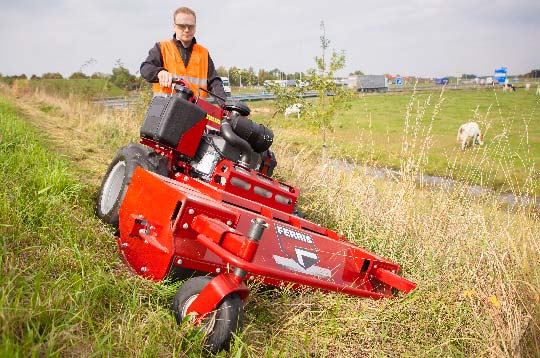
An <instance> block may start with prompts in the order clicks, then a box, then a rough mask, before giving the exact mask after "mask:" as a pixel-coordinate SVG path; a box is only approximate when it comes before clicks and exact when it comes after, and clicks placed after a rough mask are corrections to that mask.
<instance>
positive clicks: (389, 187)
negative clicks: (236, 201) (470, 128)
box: [0, 92, 540, 357]
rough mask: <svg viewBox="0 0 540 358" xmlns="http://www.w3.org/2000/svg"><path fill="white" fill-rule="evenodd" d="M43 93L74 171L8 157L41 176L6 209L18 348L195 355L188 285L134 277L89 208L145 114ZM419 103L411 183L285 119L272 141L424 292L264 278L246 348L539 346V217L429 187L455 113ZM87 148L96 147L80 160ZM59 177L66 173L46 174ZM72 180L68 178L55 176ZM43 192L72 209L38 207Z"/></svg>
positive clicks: (53, 132) (316, 212)
mask: <svg viewBox="0 0 540 358" xmlns="http://www.w3.org/2000/svg"><path fill="white" fill-rule="evenodd" d="M29 96H30V97H29V98H30V99H31V100H27V101H24V102H21V101H20V100H17V103H18V104H19V106H21V108H23V109H24V110H25V111H26V112H27V114H28V115H27V118H28V120H30V121H31V122H32V124H33V125H34V126H36V127H37V128H39V129H41V130H44V131H45V133H46V136H47V137H48V138H49V142H48V143H49V145H53V146H54V147H55V150H56V151H58V153H62V155H67V157H68V158H70V159H72V160H73V162H72V163H71V164H70V163H68V162H67V161H65V160H63V159H62V161H61V163H64V164H62V165H63V166H61V167H60V169H58V170H56V171H54V170H51V169H50V168H49V167H46V169H43V172H38V173H36V175H30V174H29V173H28V172H27V171H26V172H25V168H28V167H29V166H30V165H34V166H35V163H53V162H56V159H58V158H51V155H52V154H51V153H49V152H47V150H45V153H44V154H43V155H46V156H45V157H42V158H39V160H38V158H37V157H35V156H34V155H32V158H33V160H30V161H29V162H28V161H24V160H25V159H24V158H25V157H28V155H25V153H27V152H28V151H26V152H25V153H23V151H22V149H21V148H23V147H28V145H29V144H22V145H19V146H18V147H12V149H11V151H9V152H3V153H2V156H1V158H2V163H4V161H5V160H6V159H5V158H17V159H8V160H9V161H10V163H11V164H9V165H8V164H5V165H4V164H3V165H4V166H3V167H2V169H9V168H12V167H13V168H19V169H14V170H15V171H14V172H12V174H6V175H4V176H3V177H2V180H3V181H4V182H8V183H15V179H14V178H16V177H17V176H19V175H21V176H22V177H23V178H26V179H24V181H22V179H21V181H20V183H21V185H19V184H18V183H19V181H18V179H17V184H12V185H11V187H13V188H18V187H20V189H17V190H20V191H24V190H26V189H25V188H34V189H32V190H31V189H29V192H28V194H25V195H26V196H22V195H19V194H17V195H15V194H10V191H5V192H4V194H3V195H4V197H8V196H9V197H10V198H11V199H9V200H11V201H9V204H6V205H4V206H3V207H2V211H1V212H2V218H4V217H9V218H10V219H9V221H6V222H7V226H6V225H4V226H3V230H5V231H6V232H7V234H8V235H11V236H10V237H11V239H9V240H4V241H3V242H2V245H3V247H4V249H3V251H2V253H3V254H2V256H0V257H1V258H2V259H1V260H2V261H1V263H2V270H3V274H2V278H1V279H2V280H4V281H3V282H2V287H6V288H3V289H2V290H3V291H2V296H1V297H2V301H1V302H2V303H1V307H2V315H1V316H0V319H1V321H0V323H1V327H2V337H3V338H2V342H3V344H2V346H3V347H7V348H4V351H5V352H8V353H14V352H21V353H22V355H27V353H29V352H34V351H35V352H37V354H47V353H52V354H57V355H83V356H91V355H98V356H101V355H113V356H126V355H129V356H131V355H135V356H145V355H151V356H154V355H165V356H169V355H179V354H180V352H185V354H188V355H189V354H192V355H196V354H197V347H198V346H199V345H198V344H199V343H200V341H197V339H200V338H193V337H192V336H193V333H190V332H192V331H190V330H189V329H188V328H187V327H181V328H177V327H176V326H175V324H174V322H173V320H172V318H171V317H170V316H169V315H168V313H167V310H166V308H167V306H168V304H169V303H170V300H171V298H172V292H174V287H169V286H167V285H158V284H153V283H149V282H147V281H144V280H141V279H138V278H136V277H133V276H131V275H130V274H129V273H128V272H127V270H126V269H125V267H124V266H123V264H122V263H120V262H119V260H118V258H117V257H116V249H115V244H114V242H113V238H112V237H111V235H110V234H109V233H108V232H107V231H106V230H105V229H104V228H103V226H102V225H101V224H100V223H99V222H98V221H97V220H96V219H95V218H93V216H92V214H91V211H90V206H91V196H92V194H90V193H93V192H95V191H97V182H98V181H99V179H100V177H101V175H102V173H103V172H104V170H105V168H106V165H107V164H108V160H110V158H111V157H112V155H113V154H114V151H115V150H116V147H117V146H120V145H124V144H125V143H127V142H128V141H130V140H133V139H134V138H136V136H137V131H138V127H139V125H140V122H141V120H142V114H141V112H140V111H124V112H111V111H105V110H96V109H95V108H92V107H88V105H87V104H85V103H78V102H69V103H68V102H67V101H65V100H63V99H56V98H53V97H49V96H45V95H44V94H43V93H40V92H37V93H32V94H30V95H29ZM144 103H145V102H144V101H143V102H142V104H141V107H140V108H141V110H142V109H143V108H144ZM409 103H410V106H409V108H410V109H409V111H408V112H405V113H404V114H403V121H402V125H403V127H404V130H403V136H404V137H405V138H407V143H408V144H407V147H406V148H407V150H404V151H403V154H402V173H403V175H401V176H400V178H399V179H397V180H394V181H381V180H378V179H376V178H374V177H373V176H371V175H369V174H367V173H365V172H363V171H362V170H361V169H356V170H348V171H344V170H343V168H340V167H336V166H332V165H321V164H320V163H319V157H318V154H317V153H316V152H313V151H311V150H310V149H309V148H304V149H303V150H300V151H299V150H298V146H291V145H289V144H288V143H287V142H286V140H285V138H286V136H287V133H288V129H280V128H279V127H275V128H273V129H274V131H275V132H276V143H275V144H274V146H273V149H274V150H275V151H276V155H277V157H278V160H279V167H278V168H277V175H278V176H279V177H280V178H283V179H285V180H286V181H287V182H290V183H292V184H295V185H297V186H300V187H301V188H302V190H303V193H302V196H301V201H300V206H301V208H302V210H304V211H305V212H306V213H307V214H308V216H309V217H310V218H311V219H312V220H313V221H315V222H318V223H321V224H322V225H326V226H328V227H330V228H332V229H334V230H337V231H340V232H342V233H343V234H345V235H346V236H347V237H348V238H350V239H351V240H352V241H353V242H355V243H356V244H358V245H360V246H363V247H366V248H367V249H369V250H372V251H374V252H375V253H377V254H379V255H381V256H386V257H389V258H391V259H393V260H395V261H397V262H398V263H400V264H401V265H402V270H403V271H402V273H401V274H402V275H403V276H405V277H407V278H409V279H411V280H413V281H415V282H417V283H418V288H417V289H416V290H415V291H414V292H412V293H411V294H409V295H406V296H400V297H398V298H397V299H394V300H381V301H371V300H367V299H359V298H356V297H349V296H344V295H339V294H322V293H320V292H311V291H302V292H293V291H290V290H287V289H285V290H277V291H265V290H259V289H258V287H256V286H254V287H253V291H254V292H253V293H252V295H251V296H250V299H249V302H248V304H247V306H246V310H247V312H246V322H247V325H246V328H245V329H244V331H243V332H242V334H241V336H240V337H239V339H237V340H236V341H235V344H234V346H233V348H232V350H231V353H230V355H231V356H248V357H260V356H267V357H273V356H280V357H281V356H293V357H297V356H301V357H304V356H305V357H314V356H316V357H358V356H362V355H366V356H415V357H416V356H428V357H431V356H444V357H448V356H452V357H454V356H457V357H460V356H467V357H470V356H475V357H476V356H501V357H520V356H524V357H536V356H540V338H539V337H540V289H539V287H540V269H539V268H538V266H537V263H538V262H539V261H540V247H539V243H538V241H537V238H538V237H540V225H539V222H538V217H537V216H535V213H534V212H531V211H529V210H526V209H525V208H516V209H515V210H514V211H508V210H504V208H503V207H502V205H501V203H500V202H499V201H498V200H496V198H495V197H485V198H482V199H477V198H472V197H471V196H469V195H468V194H467V187H466V186H465V185H464V186H462V187H458V188H456V189H455V190H453V191H452V192H445V191H441V190H430V189H429V188H419V187H418V186H417V184H416V183H415V182H414V179H413V178H414V177H415V176H416V175H417V174H418V173H420V172H422V170H423V168H424V167H425V158H426V157H427V155H428V153H429V151H430V150H432V143H433V142H432V140H433V136H432V132H431V131H430V123H431V121H432V120H433V119H432V115H426V113H430V114H431V113H434V112H433V111H432V110H431V109H434V108H436V107H437V106H438V108H440V109H441V111H444V106H443V105H442V104H444V103H445V102H443V99H442V97H441V96H434V97H432V98H430V99H429V103H428V102H423V103H422V102H418V100H417V99H415V98H414V97H411V99H410V102H409ZM4 106H5V104H4ZM47 106H48V107H47ZM51 106H52V109H50V107H51ZM427 107H429V108H431V109H430V111H429V112H426V111H425V108H427ZM2 108H4V107H2ZM44 109H45V110H44ZM12 112H13V111H12V110H11V113H12ZM254 112H256V111H254ZM261 112H263V111H262V110H261ZM12 115H14V114H12ZM4 122H5V121H4V116H3V117H2V126H4ZM407 123H408V124H407ZM5 131H6V129H4V127H3V128H2V132H1V133H2V141H1V142H0V145H1V146H2V147H1V148H2V150H4V149H3V148H4V146H5V143H8V142H7V141H6V138H13V137H16V138H19V137H20V135H22V136H23V137H24V135H23V134H24V133H28V132H32V131H31V130H29V129H28V128H27V126H24V129H23V130H21V131H20V132H18V133H19V134H17V135H12V134H8V135H6V134H5V133H4V132H5ZM366 133H368V135H369V131H368V132H366ZM34 135H35V134H34ZM10 140H11V139H10ZM25 143H26V142H25ZM38 147H39V146H37V147H35V148H34V149H33V150H31V151H30V153H34V151H36V150H37V151H38V152H39V150H38V149H39V148H38ZM15 148H18V149H15ZM77 148H79V149H81V148H83V149H86V150H87V151H86V152H85V151H84V150H83V151H82V153H87V155H88V157H86V158H83V159H78V157H77V156H76V155H75V156H74V154H73V153H74V151H77V153H79V152H78V150H79V149H77ZM371 150H372V149H371ZM17 153H20V154H17ZM53 153H54V152H53ZM79 154H80V153H79ZM81 155H82V154H81ZM23 161H24V162H23ZM19 162H21V165H20V166H19V165H18V164H17V163H19ZM56 165H59V164H56ZM10 170H11V169H10ZM3 171H4V170H3ZM49 172H50V173H57V174H55V176H57V175H58V176H61V177H64V176H65V179H62V180H60V181H59V180H58V179H56V180H53V181H46V182H44V183H42V184H40V186H36V184H32V183H33V181H36V180H37V179H35V178H37V177H44V178H45V177H47V175H46V174H47V173H49ZM66 172H74V173H75V177H74V176H73V175H66ZM13 173H17V174H13ZM77 174H78V175H80V176H84V178H77V177H76V175H77ZM6 176H7V177H6ZM8 178H11V181H9V180H8ZM81 179H84V180H81ZM40 180H42V179H40ZM27 182H28V183H29V184H27ZM57 182H66V183H68V184H63V185H59V184H58V185H57V184H54V185H52V184H53V183H57ZM51 185H52V186H51ZM48 187H50V188H48ZM61 188H69V190H67V189H62V190H61ZM13 190H15V189H13ZM40 191H41V193H40ZM38 193H39V194H38ZM10 195H11V196H10ZM57 196H58V197H57ZM40 197H43V198H50V199H41V201H40V200H39V198H40ZM56 197H57V198H56ZM15 198H17V199H15ZM19 198H20V199H19ZM55 198H56V199H55ZM3 202H8V201H6V200H3ZM34 202H35V203H37V204H40V203H41V202H44V203H56V204H55V205H57V206H50V207H47V206H46V207H43V206H42V205H45V204H40V206H37V207H36V209H34V207H33V205H32V204H31V203H34ZM47 205H52V204H47ZM38 208H40V209H38ZM25 210H30V212H31V213H34V211H33V210H38V211H39V213H41V214H40V215H37V214H35V213H34V214H31V215H30V214H23V212H25ZM43 213H45V215H44V216H43V219H38V218H37V217H42V215H43ZM27 218H30V219H27ZM4 220H5V219H3V222H4ZM4 223H5V222H4ZM19 231H20V232H23V233H24V234H21V235H22V236H19V235H18V234H16V233H18V232H19ZM13 235H17V236H13ZM3 237H6V235H3ZM21 272H22V273H21ZM4 273H5V274H4ZM36 282H37V283H36ZM66 307H67V308H66ZM83 307H84V309H83ZM49 346H50V347H51V348H49ZM199 352H200V351H199Z"/></svg>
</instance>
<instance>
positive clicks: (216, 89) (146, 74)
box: [140, 35, 226, 98]
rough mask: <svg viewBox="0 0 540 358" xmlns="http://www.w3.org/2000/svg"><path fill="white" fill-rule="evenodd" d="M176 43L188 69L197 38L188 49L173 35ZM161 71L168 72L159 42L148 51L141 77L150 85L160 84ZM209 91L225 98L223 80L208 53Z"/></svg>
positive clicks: (142, 65) (142, 66)
mask: <svg viewBox="0 0 540 358" xmlns="http://www.w3.org/2000/svg"><path fill="white" fill-rule="evenodd" d="M173 40H174V43H175V44H176V47H177V48H178V52H179V53H180V56H181V57H182V61H183V62H184V66H185V67H187V66H188V63H189V60H190V58H191V53H192V51H193V45H194V44H195V43H196V42H197V41H196V40H195V38H193V40H192V41H191V44H190V45H189V46H188V47H187V48H186V47H184V45H183V44H182V42H181V41H178V40H177V39H176V36H174V35H173ZM161 70H167V69H166V68H164V67H163V56H162V55H161V46H160V45H159V42H157V43H156V44H155V45H154V47H152V48H151V49H150V51H148V57H147V58H146V60H145V61H144V62H143V63H142V64H141V69H140V72H141V76H142V77H143V78H144V79H145V80H147V81H148V82H150V83H156V82H159V80H158V73H159V71H161ZM207 78H208V80H207V81H208V90H209V91H210V92H212V93H214V94H216V95H218V96H221V97H223V98H225V97H226V96H225V89H223V82H222V81H221V78H220V77H219V75H218V73H217V71H216V67H215V66H214V61H212V58H211V57H210V53H208V76H207Z"/></svg>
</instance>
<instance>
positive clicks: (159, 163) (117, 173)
mask: <svg viewBox="0 0 540 358" xmlns="http://www.w3.org/2000/svg"><path fill="white" fill-rule="evenodd" d="M136 167H142V168H143V169H145V170H148V171H150V172H153V173H157V174H161V175H164V176H166V175H167V159H166V158H165V157H161V156H159V155H158V154H157V153H156V152H155V151H154V150H152V149H150V148H147V147H145V146H142V145H141V144H137V143H129V144H128V145H127V146H126V147H122V148H120V149H119V150H118V152H117V153H116V155H115V156H114V158H113V160H112V162H111V164H110V165H109V168H108V169H107V173H106V174H105V176H104V177H103V181H102V182H101V188H100V189H99V193H98V196H97V199H96V207H95V209H96V215H97V216H98V217H99V218H100V219H101V220H102V221H103V222H105V223H107V224H110V225H112V226H113V227H115V228H116V229H117V230H118V210H119V209H120V204H122V201H123V200H124V196H125V195H126V191H127V187H128V185H129V183H130V181H131V178H132V177H133V173H134V172H135V168H136Z"/></svg>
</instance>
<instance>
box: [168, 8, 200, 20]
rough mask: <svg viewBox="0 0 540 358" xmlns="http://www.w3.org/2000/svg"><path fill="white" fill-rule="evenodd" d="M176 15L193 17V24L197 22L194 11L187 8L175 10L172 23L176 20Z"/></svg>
mask: <svg viewBox="0 0 540 358" xmlns="http://www.w3.org/2000/svg"><path fill="white" fill-rule="evenodd" d="M177 14H187V15H193V17H194V18H195V22H197V15H195V11H193V10H191V9H190V8H189V7H185V6H182V7H179V8H178V9H176V11H175V12H174V15H173V21H175V20H176V15H177Z"/></svg>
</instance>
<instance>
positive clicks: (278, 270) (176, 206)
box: [118, 98, 416, 322]
mask: <svg viewBox="0 0 540 358" xmlns="http://www.w3.org/2000/svg"><path fill="white" fill-rule="evenodd" d="M193 101H194V103H196V104H197V105H199V106H200V107H201V108H203V109H204V110H205V111H206V112H207V113H208V114H209V116H208V117H207V121H206V122H205V123H204V125H210V126H212V127H215V125H219V121H220V120H221V119H222V117H223V115H224V114H225V113H226V112H225V111H223V110H221V109H219V108H217V107H215V106H212V105H211V104H209V103H208V102H206V101H204V100H202V99H200V98H199V99H195V100H193ZM197 131H199V129H197ZM196 139H197V138H196ZM199 139H200V138H198V139H197V140H199ZM189 141H190V143H191V144H188V145H189V146H190V148H191V147H193V143H194V142H195V141H196V140H195V139H190V140H189ZM141 143H143V144H145V145H148V146H149V147H151V148H154V150H156V152H157V153H158V154H161V155H163V156H166V157H167V158H168V159H169V177H170V178H166V177H162V176H160V175H157V174H153V173H150V172H147V171H145V170H143V169H142V168H139V167H138V168H137V169H136V170H135V173H134V175H133V177H132V179H131V183H130V185H129V187H128V190H127V193H126V195H125V198H124V201H123V203H122V205H121V207H120V213H119V216H120V220H119V222H120V224H119V230H120V237H119V238H118V247H119V250H120V254H121V256H122V258H123V259H124V260H125V262H126V263H127V265H128V266H129V267H130V268H131V270H133V272H135V273H136V274H138V275H141V276H143V277H146V278H148V279H151V280H155V281H160V280H163V279H164V278H165V277H166V276H167V275H168V274H169V273H170V272H171V271H172V270H173V269H174V268H175V267H181V268H184V269H189V270H194V271H203V272H208V273H211V274H214V275H217V276H216V277H215V278H214V279H212V280H211V281H210V283H209V284H208V285H207V286H206V287H205V288H204V289H203V291H202V292H201V293H200V294H199V296H198V298H197V299H196V300H194V302H193V303H192V304H191V305H190V307H189V308H188V313H189V312H196V313H197V314H198V321H197V322H200V320H201V319H203V318H204V317H205V315H206V314H208V313H209V312H211V311H212V310H213V309H214V308H215V307H216V306H217V305H218V304H219V303H220V301H221V300H222V299H223V298H224V297H225V296H227V295H229V294H231V293H233V292H238V293H239V294H240V296H241V297H242V298H243V299H245V298H246V297H247V296H248V294H249V290H248V288H247V286H246V285H245V283H244V281H245V280H247V279H255V280H259V281H262V282H264V283H265V284H270V285H275V286H282V285H286V284H287V285H288V284H290V285H292V286H293V287H295V288H300V287H312V288H317V289H321V290H324V291H336V292H341V293H346V294H350V295H355V296H360V297H370V298H373V299H380V298H385V297H390V296H392V289H396V290H399V291H403V292H404V293H409V292H410V291H411V290H413V289H414V288H415V287H416V284H415V283H413V282H411V281H409V280H407V279H404V278H402V277H400V276H398V275H397V273H398V272H399V269H400V267H399V265H398V264H396V263H394V262H391V261H389V260H387V259H384V258H382V257H379V256H377V255H374V254H372V253H370V252H368V251H366V250H363V249H361V248H359V247H357V246H355V245H353V244H352V243H350V242H349V241H348V240H346V239H345V238H344V237H342V236H341V235H339V234H337V233H336V232H334V231H332V230H329V229H327V228H324V227H321V226H319V225H317V224H315V223H312V222H310V221H308V220H304V219H302V218H299V217H297V216H294V215H293V214H292V212H293V209H294V206H295V203H296V200H297V198H298V195H299V190H298V189H297V188H294V187H292V186H290V185H287V184H285V183H281V182H279V181H277V180H275V179H273V178H270V177H267V176H266V175H263V174H261V173H258V172H256V171H254V170H251V169H249V168H247V167H244V166H241V165H239V164H236V163H233V162H231V161H229V160H223V161H221V162H220V163H219V164H218V165H217V166H216V169H215V171H214V173H213V175H212V177H211V178H212V179H211V180H210V181H209V182H205V181H202V180H199V179H195V178H193V177H191V176H189V175H188V173H189V171H190V169H191V167H190V166H189V164H187V162H186V161H184V160H183V158H184V157H183V156H182V155H181V154H179V152H178V150H177V149H178V148H174V149H173V148H169V147H167V146H163V145H162V144H160V143H158V142H155V141H152V140H150V139H147V138H141ZM183 145H185V143H184V144H183ZM173 167H175V170H174V171H173ZM254 233H257V235H255V234H254ZM254 236H257V237H254Z"/></svg>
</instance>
